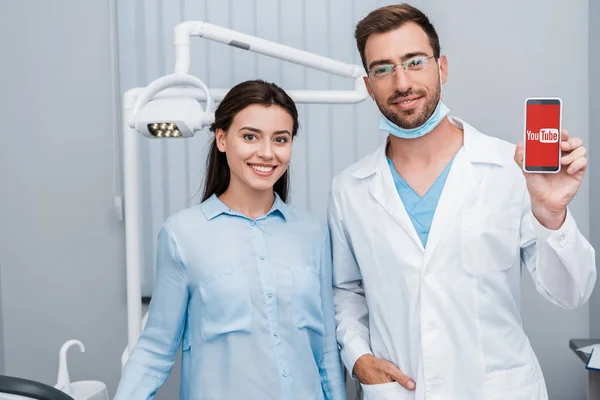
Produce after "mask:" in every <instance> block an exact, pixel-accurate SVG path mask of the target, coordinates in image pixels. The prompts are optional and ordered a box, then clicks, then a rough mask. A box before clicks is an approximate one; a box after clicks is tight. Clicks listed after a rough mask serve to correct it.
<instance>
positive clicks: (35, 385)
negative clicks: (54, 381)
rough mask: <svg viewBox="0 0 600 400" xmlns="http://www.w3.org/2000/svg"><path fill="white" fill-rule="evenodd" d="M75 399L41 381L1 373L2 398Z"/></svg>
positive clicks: (0, 393) (0, 392)
mask: <svg viewBox="0 0 600 400" xmlns="http://www.w3.org/2000/svg"><path fill="white" fill-rule="evenodd" d="M27 399H36V400H74V399H73V398H72V397H71V396H69V395H68V394H66V393H64V392H62V391H60V390H58V389H55V388H53V387H52V386H48V385H45V384H43V383H40V382H35V381H30V380H28V379H23V378H16V377H12V376H5V375H0V400H27Z"/></svg>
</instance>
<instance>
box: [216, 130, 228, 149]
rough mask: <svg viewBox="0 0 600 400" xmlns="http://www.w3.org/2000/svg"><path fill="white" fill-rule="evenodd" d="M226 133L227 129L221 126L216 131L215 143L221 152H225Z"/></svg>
mask: <svg viewBox="0 0 600 400" xmlns="http://www.w3.org/2000/svg"><path fill="white" fill-rule="evenodd" d="M225 135H226V133H225V131H224V130H223V129H221V128H218V129H217V130H216V131H215V143H216V144H217V148H218V149H219V151H220V152H221V153H225Z"/></svg>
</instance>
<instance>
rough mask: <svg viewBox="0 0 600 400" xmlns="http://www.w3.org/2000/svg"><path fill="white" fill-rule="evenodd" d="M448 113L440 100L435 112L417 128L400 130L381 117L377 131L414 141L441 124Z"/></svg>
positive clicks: (448, 110)
mask: <svg viewBox="0 0 600 400" xmlns="http://www.w3.org/2000/svg"><path fill="white" fill-rule="evenodd" d="M448 112H450V109H449V108H448V107H446V105H445V104H444V103H443V102H442V101H441V100H440V102H439V103H438V105H437V107H436V108H435V111H434V112H433V114H431V116H430V117H429V119H428V120H427V122H425V123H424V124H423V125H421V126H419V127H417V128H413V129H404V128H401V127H399V126H398V125H396V124H394V123H393V122H391V121H390V120H388V119H387V118H386V117H384V116H383V115H382V116H381V120H380V121H379V129H380V130H382V131H385V132H388V133H391V134H392V135H394V136H397V137H399V138H403V139H415V138H418V137H421V136H424V135H426V134H428V133H429V132H431V131H432V130H433V129H434V128H435V127H436V126H438V125H439V124H440V122H442V120H443V119H444V117H446V115H447V114H448Z"/></svg>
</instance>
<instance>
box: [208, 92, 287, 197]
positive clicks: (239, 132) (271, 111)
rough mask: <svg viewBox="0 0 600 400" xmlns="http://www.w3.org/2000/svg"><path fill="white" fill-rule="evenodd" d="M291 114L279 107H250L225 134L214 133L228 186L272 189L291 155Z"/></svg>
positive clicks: (241, 112) (219, 130)
mask: <svg viewBox="0 0 600 400" xmlns="http://www.w3.org/2000/svg"><path fill="white" fill-rule="evenodd" d="M293 126H294V122H293V119H292V117H291V115H290V114H289V113H288V112H287V111H286V110H285V109H284V108H282V107H280V106H277V105H271V106H269V107H267V106H263V105H259V104H253V105H250V106H248V107H246V108H244V109H243V110H242V111H240V112H239V113H237V114H236V116H235V117H234V118H233V122H232V123H231V126H230V127H229V129H228V130H227V132H225V131H223V130H222V129H217V131H216V143H217V147H218V149H219V151H222V152H224V153H225V155H226V157H227V163H228V164H229V168H230V171H231V178H230V179H231V180H230V182H229V186H230V187H232V186H234V185H236V186H237V185H240V186H245V187H248V188H251V189H253V190H256V191H265V190H273V185H274V184H275V182H277V180H278V179H279V178H280V177H281V176H282V175H283V173H284V172H285V171H286V170H287V168H288V165H289V163H290V158H291V156H292V130H293Z"/></svg>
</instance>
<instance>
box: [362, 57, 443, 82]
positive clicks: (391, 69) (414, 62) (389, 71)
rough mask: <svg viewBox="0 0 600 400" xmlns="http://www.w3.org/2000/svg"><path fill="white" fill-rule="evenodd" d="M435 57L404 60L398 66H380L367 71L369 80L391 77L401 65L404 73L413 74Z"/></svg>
mask: <svg viewBox="0 0 600 400" xmlns="http://www.w3.org/2000/svg"><path fill="white" fill-rule="evenodd" d="M434 57H435V56H430V57H414V58H411V59H410V60H406V61H404V62H401V63H400V64H381V65H378V66H376V67H375V68H372V69H371V70H369V74H368V75H369V78H371V79H373V80H381V79H386V78H389V77H391V76H392V75H395V74H396V67H397V66H399V65H401V66H402V69H403V70H404V72H413V71H420V70H422V69H423V68H425V67H426V66H427V64H428V62H429V60H430V59H432V58H434Z"/></svg>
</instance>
